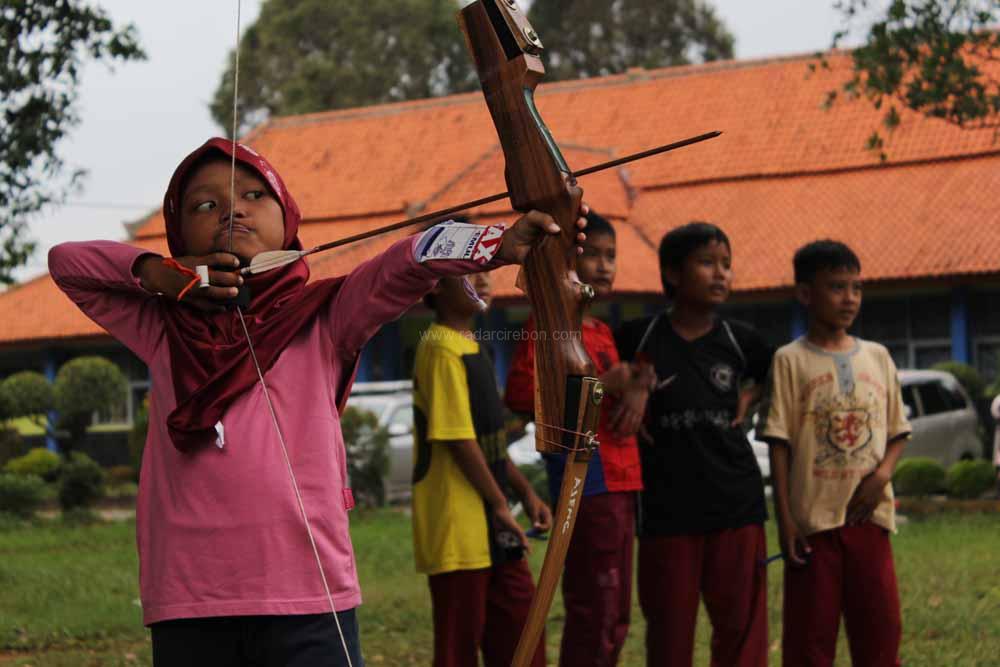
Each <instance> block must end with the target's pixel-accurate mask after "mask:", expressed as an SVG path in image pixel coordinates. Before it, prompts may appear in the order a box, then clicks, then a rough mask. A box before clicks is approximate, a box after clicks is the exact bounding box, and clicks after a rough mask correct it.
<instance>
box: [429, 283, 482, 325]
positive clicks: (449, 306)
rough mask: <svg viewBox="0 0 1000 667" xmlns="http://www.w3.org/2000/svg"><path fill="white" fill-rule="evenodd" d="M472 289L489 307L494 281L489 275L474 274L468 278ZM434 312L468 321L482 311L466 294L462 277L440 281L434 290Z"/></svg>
mask: <svg viewBox="0 0 1000 667" xmlns="http://www.w3.org/2000/svg"><path fill="white" fill-rule="evenodd" d="M466 278H468V279H469V283H470V284H471V285H472V289H474V290H476V294H477V295H479V298H480V299H482V300H483V301H484V302H486V305H487V306H489V305H490V302H491V301H492V300H493V294H492V285H493V281H492V279H491V278H490V274H489V273H474V274H472V275H469V276H466ZM434 310H435V311H436V312H437V313H438V314H440V315H445V316H447V317H454V318H459V319H467V318H471V317H475V316H476V315H477V314H479V312H480V310H479V307H478V306H477V305H476V303H475V302H474V301H473V300H472V299H470V298H469V295H468V294H466V293H465V288H464V287H463V286H462V279H461V278H460V277H457V276H456V277H446V278H441V280H439V281H438V284H437V287H435V288H434Z"/></svg>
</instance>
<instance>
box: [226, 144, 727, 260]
mask: <svg viewBox="0 0 1000 667" xmlns="http://www.w3.org/2000/svg"><path fill="white" fill-rule="evenodd" d="M720 134H722V132H720V131H718V130H716V131H713V132H706V133H705V134H699V135H698V136H696V137H690V138H688V139H682V140H681V141H675V142H673V143H671V144H665V145H663V146H658V147H656V148H650V149H649V150H645V151H642V152H639V153H633V154H631V155H626V156H625V157H621V158H617V159H615V160H609V161H608V162H602V163H600V164H595V165H594V166H592V167H587V168H586V169H581V170H580V171H577V172H573V177H574V178H579V177H581V176H587V175H588V174H594V173H596V172H599V171H603V170H605V169H611V168H612V167H617V166H619V165H623V164H626V163H629V162H634V161H636V160H641V159H643V158H647V157H651V156H653V155H659V154H660V153H666V152H668V151H672V150H676V149H678V148H683V147H684V146H690V145H691V144H697V143H700V142H702V141H706V140H708V139H714V138H715V137H717V136H719V135H720ZM509 196H510V193H509V192H501V193H499V194H495V195H490V196H489V197H483V198H481V199H476V200H474V201H468V202H465V203H463V204H458V205H457V206H452V207H450V208H444V209H441V210H440V211H434V212H432V213H425V214H423V215H419V216H417V217H415V218H409V219H408V220H403V221H402V222H395V223H393V224H391V225H386V226H385V227H379V228H378V229H372V230H370V231H367V232H362V233H361V234H355V235H353V236H348V237H345V238H342V239H338V240H336V241H331V242H330V243H324V244H322V245H318V246H316V247H314V248H309V249H308V250H269V251H267V252H262V253H260V254H259V255H257V256H256V257H254V258H253V259H252V260H251V261H250V266H247V267H244V268H242V269H240V273H242V274H243V275H255V274H258V273H264V272H266V271H272V270H274V269H279V268H281V267H282V266H286V265H288V264H291V263H292V262H295V261H298V260H300V259H302V258H303V257H306V256H307V255H313V254H315V253H318V252H323V251H324V250H332V249H333V248H337V247H339V246H342V245H347V244H348V243H354V242H356V241H363V240H364V239H367V238H371V237H372V236H378V235H379V234H385V233H387V232H391V231H395V230H397V229H402V228H404V227H409V226H411V225H417V224H420V223H421V222H427V221H429V220H436V219H439V218H443V217H445V216H448V215H451V214H452V213H457V212H459V211H465V210H467V209H470V208H475V207H477V206H483V205H485V204H490V203H492V202H495V201H500V200H501V199H506V198H507V197H509Z"/></svg>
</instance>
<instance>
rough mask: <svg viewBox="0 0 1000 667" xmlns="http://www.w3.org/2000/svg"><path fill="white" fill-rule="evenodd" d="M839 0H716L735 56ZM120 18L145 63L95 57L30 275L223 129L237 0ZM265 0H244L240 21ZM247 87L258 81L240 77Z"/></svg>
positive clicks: (148, 200)
mask: <svg viewBox="0 0 1000 667" xmlns="http://www.w3.org/2000/svg"><path fill="white" fill-rule="evenodd" d="M833 2H834V0H754V1H753V2H749V1H748V0H715V1H714V3H713V4H714V5H715V6H716V8H717V9H718V12H719V14H720V15H721V17H722V19H723V20H724V22H725V24H726V25H727V26H728V27H729V29H730V30H731V31H732V32H733V33H734V34H735V35H736V56H737V57H738V58H759V57H763V56H771V55H780V54H789V53H807V52H813V51H817V50H821V49H825V48H826V47H828V46H829V44H830V39H831V37H832V35H833V33H834V31H835V28H836V27H837V18H838V17H837V14H836V13H835V12H834V10H833V8H832V7H833ZM98 4H100V5H101V6H103V7H104V8H105V9H107V10H108V11H109V13H110V14H111V16H112V17H113V18H114V19H115V21H117V22H122V23H124V22H129V21H131V22H132V23H134V24H135V25H136V26H137V27H138V29H139V37H140V41H141V43H142V46H143V48H144V49H145V50H146V53H147V54H148V56H149V59H148V60H147V61H145V62H142V63H138V64H129V65H126V66H122V67H118V68H117V70H116V71H115V72H109V71H108V70H107V68H105V67H104V66H102V65H96V64H91V65H90V66H88V67H87V68H86V69H85V70H84V75H83V82H82V87H81V90H80V100H79V101H80V111H81V117H82V123H81V124H80V126H79V127H77V128H76V130H75V131H74V132H73V134H72V136H71V137H70V138H69V139H68V140H67V141H65V142H64V143H63V144H62V147H61V154H62V155H63V156H64V157H65V158H66V162H67V164H68V165H70V166H73V167H82V168H84V169H86V170H87V172H88V176H87V178H86V180H85V181H84V189H83V191H82V192H81V193H80V194H78V195H76V196H74V197H73V201H74V202H76V203H74V204H70V205H66V206H62V207H60V208H58V209H53V210H51V211H48V212H46V213H45V214H43V215H41V216H39V217H38V218H36V219H35V220H34V221H33V222H32V224H31V235H32V236H33V237H34V238H35V239H37V240H38V241H39V248H38V251H37V253H36V254H35V256H34V258H33V259H32V261H31V263H30V264H29V266H28V267H26V268H24V269H22V270H21V271H19V273H18V276H19V278H21V279H22V280H23V279H27V278H30V277H33V276H36V275H38V274H39V273H41V272H44V270H45V256H46V253H47V251H48V249H49V248H50V247H51V246H52V245H54V244H56V243H59V242H61V241H70V240H85V239H95V238H102V239H115V240H121V239H123V238H124V229H123V227H122V223H123V222H125V221H129V220H134V219H136V218H138V217H141V216H143V215H144V214H145V213H146V212H147V211H149V210H151V209H153V208H155V207H156V206H157V205H158V203H159V202H160V201H161V199H162V197H163V191H164V189H165V188H166V183H167V180H168V179H169V178H170V174H171V172H172V171H173V168H174V167H175V166H176V165H177V163H178V162H179V161H180V160H181V158H183V157H184V155H186V154H187V153H188V152H190V151H191V150H192V149H194V148H195V147H196V146H198V145H199V144H201V143H202V142H203V141H204V140H205V139H206V138H208V137H209V136H212V135H215V134H219V132H220V130H219V128H218V127H217V126H216V125H215V124H214V122H213V121H212V119H211V117H210V115H209V112H208V102H209V100H210V99H211V96H212V93H213V92H214V90H215V88H216V86H217V84H218V81H219V77H220V76H221V74H222V70H223V67H224V64H225V59H226V55H227V53H228V51H229V49H231V48H232V47H233V45H234V43H235V25H236V0H197V1H194V0H171V1H170V2H136V1H135V0H99V3H98ZM260 4H261V0H243V9H242V15H243V16H242V20H243V25H244V26H246V25H247V24H249V23H251V22H252V21H253V20H254V19H255V18H256V16H257V13H258V12H259V9H260ZM241 85H252V82H244V81H241Z"/></svg>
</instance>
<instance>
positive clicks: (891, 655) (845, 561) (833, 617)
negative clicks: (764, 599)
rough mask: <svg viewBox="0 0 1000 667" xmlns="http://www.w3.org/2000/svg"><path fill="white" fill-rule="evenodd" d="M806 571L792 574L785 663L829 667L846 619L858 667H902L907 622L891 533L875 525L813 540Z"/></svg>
mask: <svg viewBox="0 0 1000 667" xmlns="http://www.w3.org/2000/svg"><path fill="white" fill-rule="evenodd" d="M808 541H809V546H810V547H811V548H812V554H810V556H809V563H808V564H807V565H805V566H802V567H792V566H786V567H785V610H784V632H783V636H782V645H783V647H782V656H783V660H782V663H783V664H784V665H785V667H830V666H831V665H833V661H834V655H835V653H836V648H837V631H838V630H839V628H840V616H841V614H843V616H844V624H845V626H846V627H847V639H848V644H849V646H850V648H851V664H852V665H853V666H854V667H898V666H899V664H900V662H899V641H900V635H901V634H902V622H901V620H900V612H899V591H898V589H897V587H896V570H895V567H894V565H893V562H892V546H891V544H890V543H889V533H888V532H887V531H886V530H885V529H884V528H882V527H880V526H877V525H875V524H873V523H865V524H862V525H859V526H844V527H841V528H836V529H834V530H827V531H823V532H822V533H816V534H815V535H810V536H809V538H808Z"/></svg>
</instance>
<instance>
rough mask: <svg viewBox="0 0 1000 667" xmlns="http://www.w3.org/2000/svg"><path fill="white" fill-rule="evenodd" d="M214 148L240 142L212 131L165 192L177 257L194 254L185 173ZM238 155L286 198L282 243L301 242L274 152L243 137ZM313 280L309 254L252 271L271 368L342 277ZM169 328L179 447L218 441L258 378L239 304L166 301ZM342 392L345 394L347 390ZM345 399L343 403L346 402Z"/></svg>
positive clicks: (257, 321)
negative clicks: (186, 220)
mask: <svg viewBox="0 0 1000 667" xmlns="http://www.w3.org/2000/svg"><path fill="white" fill-rule="evenodd" d="M213 154H217V155H218V156H219V157H225V158H228V159H232V155H233V142H232V141H229V140H227V139H220V138H214V139H209V140H208V141H207V142H205V144H204V145H203V146H201V147H200V148H198V149H197V150H196V151H194V152H193V153H191V154H190V155H188V156H187V157H186V158H184V161H183V162H181V164H180V166H178V167H177V169H176V171H174V175H173V177H172V178H171V179H170V185H169V186H168V188H167V194H166V195H165V196H164V198H163V217H164V219H165V220H166V229H167V244H168V245H169V247H170V252H171V254H172V255H173V256H174V257H182V256H184V255H187V254H189V253H188V252H187V249H186V248H185V247H184V241H183V237H182V235H181V197H182V196H183V192H182V188H183V186H184V183H185V180H186V178H187V176H189V175H190V172H191V170H192V169H194V168H195V167H197V166H198V165H200V164H201V163H202V162H203V161H204V160H205V159H207V158H208V157H211V156H212V155H213ZM236 161H237V162H238V163H239V164H241V165H243V166H244V167H247V168H249V169H251V170H253V171H254V172H256V173H257V174H259V175H260V177H261V178H263V179H264V181H265V182H267V184H268V187H269V188H270V190H271V194H273V195H274V197H275V198H276V199H277V200H278V203H279V204H280V205H281V209H282V211H283V212H284V219H285V238H284V245H283V248H282V249H285V250H288V249H296V250H298V249H301V248H302V243H301V242H300V241H299V238H298V229H299V222H300V220H301V214H300V212H299V207H298V206H297V205H296V204H295V200H294V199H292V196H291V194H289V192H288V189H287V188H286V187H285V184H284V182H283V181H282V180H281V177H280V176H279V175H278V173H277V172H276V171H275V170H274V168H273V167H272V166H271V165H270V164H269V163H268V162H267V160H265V159H264V158H263V157H261V156H260V155H258V154H257V153H256V152H255V151H253V150H252V149H250V148H248V147H246V146H243V145H242V144H237V145H236ZM308 280H309V266H308V265H307V264H306V263H305V261H303V260H300V261H297V262H294V263H293V264H290V265H288V266H286V267H283V268H280V269H275V270H273V271H268V272H266V273H262V274H260V275H256V276H245V281H246V284H247V285H249V287H250V291H251V301H250V305H249V306H248V307H246V308H244V310H243V314H244V318H245V320H246V325H247V329H248V330H249V331H250V340H251V342H252V343H253V346H254V351H255V352H256V353H257V360H258V361H259V362H260V366H261V371H262V372H264V373H266V372H267V371H268V369H270V368H271V366H273V365H274V362H275V361H276V360H277V358H278V356H279V355H280V354H281V352H282V350H284V349H285V347H286V346H287V345H288V344H289V343H290V342H291V340H292V339H293V338H294V337H295V335H296V334H298V333H299V331H301V330H302V328H303V327H305V326H306V325H307V324H309V323H310V322H311V321H312V318H313V317H315V316H316V314H317V313H318V312H319V311H321V310H322V309H323V308H324V307H325V306H327V305H328V304H329V303H330V301H331V300H332V299H333V297H334V295H335V294H336V293H337V290H338V289H339V287H340V283H341V281H342V280H343V279H342V278H332V279H329V280H320V281H317V282H313V283H309V284H307V282H308ZM164 329H165V333H166V336H167V342H168V344H169V346H170V361H171V364H172V368H171V373H172V376H173V383H174V393H175V395H176V397H177V407H176V408H175V409H174V411H173V412H171V413H170V415H169V416H168V417H167V429H168V431H169V433H170V438H171V440H172V441H173V443H174V446H175V447H177V449H180V450H181V451H193V450H195V449H197V448H199V447H202V446H204V445H207V444H211V443H212V442H214V440H215V437H216V432H215V424H216V423H218V422H219V420H221V419H222V415H223V414H224V413H225V411H226V409H227V408H228V407H229V405H230V404H231V403H232V402H233V400H235V399H236V398H237V397H238V396H239V395H240V394H242V393H243V392H244V391H246V390H247V389H249V388H250V387H252V386H253V385H254V384H255V383H257V382H258V381H259V378H258V377H257V370H256V368H255V367H254V363H253V359H252V358H251V356H250V350H249V347H248V346H247V341H246V337H245V336H244V333H243V328H242V326H241V324H240V321H239V315H238V314H237V313H236V312H235V311H226V312H224V313H218V314H212V313H203V312H201V311H196V310H194V309H192V308H189V307H187V306H185V305H184V304H182V303H181V304H177V303H169V304H168V305H167V308H165V317H164ZM355 362H356V360H355ZM345 370H350V369H345ZM342 393H344V394H345V396H344V397H342V399H341V401H342V402H343V398H346V390H345V391H344V392H342ZM339 407H340V408H341V409H342V408H343V405H341V406H339Z"/></svg>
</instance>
